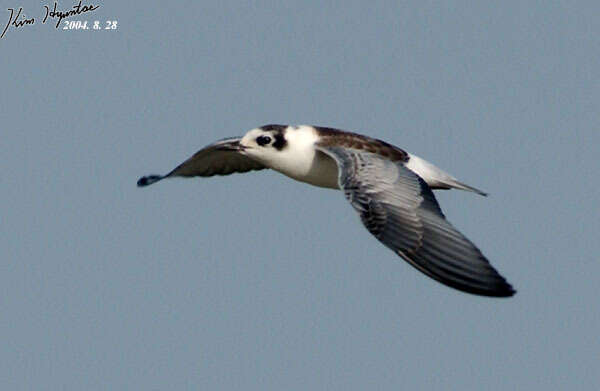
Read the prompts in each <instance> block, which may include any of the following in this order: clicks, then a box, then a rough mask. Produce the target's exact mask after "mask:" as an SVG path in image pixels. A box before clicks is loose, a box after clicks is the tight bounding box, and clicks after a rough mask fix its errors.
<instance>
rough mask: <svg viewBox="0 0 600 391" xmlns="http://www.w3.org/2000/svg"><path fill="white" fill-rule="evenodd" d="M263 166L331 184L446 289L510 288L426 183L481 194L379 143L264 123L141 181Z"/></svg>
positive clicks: (505, 291) (486, 291)
mask: <svg viewBox="0 0 600 391" xmlns="http://www.w3.org/2000/svg"><path fill="white" fill-rule="evenodd" d="M265 168H271V169H273V170H276V171H279V172H280V173H282V174H284V175H287V176H288V177H290V178H292V179H295V180H298V181H301V182H306V183H309V184H311V185H314V186H319V187H325V188H331V189H339V190H342V191H343V192H344V195H345V196H346V199H347V200H348V201H349V202H350V204H351V205H352V207H353V208H354V209H355V210H356V211H357V212H358V214H359V215H360V219H361V221H362V223H363V224H364V226H365V227H366V228H367V230H368V231H369V232H370V233H371V234H372V235H373V236H375V237H376V238H377V239H378V240H379V241H380V242H381V243H383V244H384V245H385V246H387V247H388V248H390V249H391V250H392V251H394V252H395V253H396V254H398V255H399V256H400V257H402V258H403V259H404V260H405V261H407V262H408V263H409V264H411V265H412V266H414V267H415V268H416V269H418V270H420V271H421V272H423V273H425V274H426V275H428V276H429V277H431V278H433V279H435V280H437V281H439V282H441V283H442V284H445V285H447V286H450V287H452V288H455V289H458V290H461V291H463V292H468V293H472V294H476V295H482V296H493V297H508V296H512V295H513V294H515V290H513V288H512V286H511V285H510V284H509V283H508V282H507V281H506V280H505V279H504V277H502V276H501V275H500V274H499V273H498V272H497V271H496V270H495V269H494V268H493V267H492V266H491V265H490V263H489V261H488V260H487V259H486V257H485V256H484V255H483V254H482V253H481V251H480V250H479V249H478V248H477V247H476V246H475V245H474V244H473V243H472V242H471V241H470V240H469V239H467V238H466V237H465V236H464V235H463V234H461V233H460V232H459V231H458V230H457V229H456V228H454V227H453V226H452V225H451V224H450V223H449V222H448V221H447V220H446V218H445V216H444V214H443V213H442V210H441V209H440V206H439V205H438V202H437V200H436V198H435V196H434V195H433V192H432V189H461V190H466V191H472V192H475V193H477V194H480V195H483V196H485V195H487V194H486V193H484V192H482V191H481V190H478V189H476V188H474V187H471V186H467V185H466V184H464V183H461V182H459V181H458V180H457V179H456V178H454V177H452V176H451V175H449V174H447V173H445V172H444V171H442V170H440V169H439V168H437V167H435V166H434V165H433V164H431V163H429V162H427V161H425V160H423V159H421V158H419V157H418V156H415V155H413V154H410V153H408V152H406V151H404V150H402V149H400V148H398V147H395V146H393V145H391V144H388V143H386V142H384V141H381V140H378V139H375V138H371V137H367V136H363V135H361V134H357V133H351V132H346V131H342V130H338V129H332V128H325V127H316V126H306V125H303V126H288V125H265V126H262V127H259V128H256V129H252V130H250V131H248V132H247V133H246V134H245V135H244V136H243V137H235V138H226V139H223V140H220V141H217V142H215V143H213V144H210V145H208V146H206V147H204V148H202V149H201V150H199V151H198V152H196V153H195V154H194V155H192V156H191V157H190V158H189V159H187V160H186V161H184V162H183V163H181V164H180V165H179V166H177V167H176V168H175V169H174V170H172V171H171V172H170V173H168V174H166V175H149V176H144V177H142V178H140V179H139V180H138V182H137V185H138V186H140V187H143V186H148V185H151V184H153V183H156V182H158V181H160V180H162V179H165V178H171V177H194V176H200V177H210V176H213V175H229V174H232V173H236V172H239V173H242V172H248V171H252V170H262V169H265Z"/></svg>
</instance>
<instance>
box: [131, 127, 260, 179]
mask: <svg viewBox="0 0 600 391" xmlns="http://www.w3.org/2000/svg"><path fill="white" fill-rule="evenodd" d="M240 140H241V139H240V138H238V137H233V138H226V139H223V140H219V141H217V142H214V143H212V144H210V145H207V146H206V147H204V148H202V149H201V150H199V151H198V152H196V153H195V154H194V155H192V157H190V158H189V159H187V160H186V161H185V162H183V163H181V164H180V165H178V166H177V167H175V169H174V170H173V171H171V172H170V173H168V174H166V175H148V176H144V177H141V178H140V179H139V180H138V182H137V185H138V186H140V187H141V186H148V185H151V184H153V183H155V182H158V181H160V180H161V179H164V178H168V177H174V176H183V177H192V176H202V177H209V176H213V175H229V174H233V173H234V172H248V171H251V170H262V169H263V168H266V167H265V166H263V165H262V164H261V163H259V162H257V161H254V160H252V159H250V158H249V157H247V156H246V155H243V154H242V153H240V144H239V142H240Z"/></svg>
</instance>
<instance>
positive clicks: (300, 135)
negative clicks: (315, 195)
mask: <svg viewBox="0 0 600 391" xmlns="http://www.w3.org/2000/svg"><path fill="white" fill-rule="evenodd" d="M285 136H286V141H287V145H286V147H285V148H284V149H283V150H281V151H279V153H277V156H274V157H272V159H270V161H269V166H270V167H271V168H272V169H274V170H277V171H279V172H281V173H282V174H284V175H287V176H289V177H290V178H293V179H296V180H298V181H302V182H306V183H310V184H311V185H314V186H319V187H327V188H331V189H339V186H338V167H337V163H336V162H335V161H334V160H333V159H331V158H330V157H329V156H327V155H325V154H324V153H322V152H319V151H317V150H316V149H315V142H316V141H317V140H318V135H317V133H316V130H315V129H314V128H313V127H311V126H299V127H296V128H291V127H290V128H289V129H288V130H287V131H286V135H285Z"/></svg>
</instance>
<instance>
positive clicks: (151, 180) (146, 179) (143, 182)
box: [137, 175, 163, 187]
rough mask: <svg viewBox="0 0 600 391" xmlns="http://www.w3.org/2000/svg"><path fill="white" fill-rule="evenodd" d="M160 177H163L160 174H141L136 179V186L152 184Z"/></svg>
mask: <svg viewBox="0 0 600 391" xmlns="http://www.w3.org/2000/svg"><path fill="white" fill-rule="evenodd" d="M161 179H163V177H162V176H160V175H148V176H143V177H141V178H140V179H138V181H137V185H138V187H144V186H148V185H151V184H153V183H154V182H158V181H160V180H161Z"/></svg>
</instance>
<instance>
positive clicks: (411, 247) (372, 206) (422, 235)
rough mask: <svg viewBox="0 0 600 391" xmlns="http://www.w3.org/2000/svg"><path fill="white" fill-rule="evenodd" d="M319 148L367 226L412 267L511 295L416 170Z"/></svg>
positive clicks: (468, 288)
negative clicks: (335, 167)
mask: <svg viewBox="0 0 600 391" xmlns="http://www.w3.org/2000/svg"><path fill="white" fill-rule="evenodd" d="M318 148H319V150H320V151H321V152H323V153H325V154H327V155H329V156H330V157H331V158H333V159H334V160H335V161H336V162H337V164H338V168H339V185H340V188H341V189H342V190H343V191H344V194H345V195H346V198H347V199H348V201H350V203H351V204H352V206H353V207H354V209H355V210H356V211H357V212H358V213H359V214H360V218H361V220H362V222H363V224H364V225H365V227H366V228H367V230H369V232H371V234H373V235H374V236H375V237H376V238H377V239H378V240H379V241H380V242H382V243H383V244H384V245H386V246H387V247H389V248H390V249H392V250H393V251H394V252H395V253H397V254H398V255H400V256H401V257H402V258H403V259H404V260H406V261H407V262H408V263H410V264H411V265H412V266H414V267H415V268H417V269H418V270H420V271H422V272H423V273H425V274H426V275H428V276H430V277H432V278H434V279H435V280H437V281H439V282H441V283H443V284H445V285H448V286H450V287H453V288H456V289H459V290H461V291H465V292H469V293H473V294H477V295H483V296H498V297H505V296H512V295H513V294H514V292H515V291H514V290H513V289H512V287H511V286H510V284H508V283H507V282H506V280H505V279H504V278H503V277H502V276H501V275H500V274H498V272H497V271H496V270H495V269H494V268H493V267H492V266H491V265H490V263H489V261H488V260H487V259H486V258H485V257H484V256H483V254H482V253H481V251H479V249H478V248H477V247H476V246H475V245H474V244H473V243H471V242H470V241H469V240H468V239H467V238H466V237H465V236H463V235H462V234H461V233H460V232H458V231H457V230H456V229H455V228H454V227H453V226H452V225H451V224H450V223H449V222H448V221H447V220H446V218H445V217H444V214H443V213H442V211H441V209H440V207H439V205H438V203H437V201H436V199H435V196H434V195H433V193H432V191H431V189H430V188H429V186H428V185H427V183H425V181H424V180H423V179H422V178H420V177H419V176H418V175H417V174H415V173H414V172H412V171H411V170H409V169H408V168H406V167H405V166H404V165H403V164H402V163H398V162H392V161H390V160H387V159H385V158H382V157H379V156H378V155H376V154H373V153H369V152H364V151H360V150H355V149H346V148H339V147H324V146H318Z"/></svg>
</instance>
